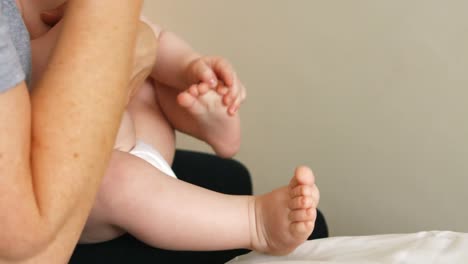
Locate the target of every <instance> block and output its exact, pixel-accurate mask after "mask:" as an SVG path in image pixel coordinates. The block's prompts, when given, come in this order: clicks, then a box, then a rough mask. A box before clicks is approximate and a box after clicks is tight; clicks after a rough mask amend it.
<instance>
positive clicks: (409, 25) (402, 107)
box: [145, 0, 468, 235]
mask: <svg viewBox="0 0 468 264" xmlns="http://www.w3.org/2000/svg"><path fill="white" fill-rule="evenodd" d="M467 10H468V1H463V0H460V1H451V0H449V1H435V0H430V1H429V0H420V1H406V0H398V1H375V0H362V1H336V0H322V1H312V0H292V1H279V0H253V1H252V0H237V1H219V0H197V1H186V0H168V1H160V0H152V1H147V4H146V7H145V13H146V14H147V15H149V16H150V17H151V18H152V19H153V20H154V21H157V22H158V23H160V24H162V25H164V26H166V27H168V28H170V29H172V30H173V31H175V32H178V33H179V34H180V35H181V36H183V37H184V38H185V39H187V40H189V41H190V42H191V43H192V44H193V46H195V47H196V48H198V49H199V50H200V51H202V52H204V53H209V54H221V55H224V56H226V57H227V58H229V59H230V60H231V61H232V62H233V64H234V65H235V66H236V67H237V69H238V72H239V74H240V76H241V78H242V79H243V81H244V82H245V84H246V85H247V87H248V92H249V95H248V101H247V102H246V103H245V105H243V108H242V112H241V113H242V118H243V121H242V124H243V136H244V138H243V145H242V150H241V152H240V153H239V154H238V155H237V156H236V158H237V159H239V160H241V161H243V162H244V163H245V164H246V165H247V166H248V167H249V169H250V171H251V172H252V174H253V177H254V185H255V191H256V192H257V193H262V192H265V191H267V190H271V189H273V188H275V187H277V186H280V185H282V184H284V183H287V182H288V180H289V177H290V176H291V174H292V171H293V168H294V167H295V166H296V165H298V164H307V165H310V166H311V167H313V168H314V170H315V172H316V175H317V181H318V183H319V187H320V189H321V193H322V200H321V206H320V207H321V209H322V210H323V211H324V212H325V214H326V216H327V218H328V221H329V224H330V228H331V231H332V234H333V235H364V234H377V233H394V232H414V231H420V230H434V229H438V230H454V231H465V232H467V231H468V208H467V207H466V206H465V204H466V202H467V201H468V120H467V118H466V117H467V113H468V110H467V105H466V102H467V101H468V74H467V71H468V52H467V50H468V17H467V15H466V12H467ZM179 146H180V147H188V148H195V149H199V150H207V148H206V147H205V146H204V145H203V144H200V143H198V142H195V141H193V140H189V139H187V138H185V137H184V138H181V139H180V141H179ZM201 177H203V176H202V175H201Z"/></svg>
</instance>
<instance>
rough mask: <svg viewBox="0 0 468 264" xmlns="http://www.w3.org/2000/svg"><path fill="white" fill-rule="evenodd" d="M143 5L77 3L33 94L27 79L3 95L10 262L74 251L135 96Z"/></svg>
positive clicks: (0, 168)
mask: <svg viewBox="0 0 468 264" xmlns="http://www.w3.org/2000/svg"><path fill="white" fill-rule="evenodd" d="M141 2H142V1H141V0H139V1H138V0H99V1H96V0H70V1H69V6H68V9H67V13H66V15H65V17H64V21H63V22H64V28H63V33H62V34H61V37H60V38H59V42H58V44H57V47H56V49H55V52H54V54H53V55H52V58H51V62H50V65H49V68H48V70H47V71H46V72H45V74H44V77H43V78H42V80H41V81H40V82H39V84H38V85H37V87H35V89H34V92H33V94H32V95H31V99H29V94H28V93H27V89H26V85H25V84H24V83H22V84H20V85H18V86H17V87H15V88H13V89H11V90H10V91H8V92H6V93H3V94H1V95H0V124H1V126H2V128H1V129H0V175H1V178H0V181H1V183H0V234H1V239H0V262H7V261H8V260H23V261H25V262H26V260H29V261H30V262H31V263H32V262H34V263H64V262H66V259H67V258H68V257H69V255H70V254H71V251H72V249H73V247H74V245H75V243H76V241H77V240H78V237H79V235H80V232H81V229H82V227H83V225H84V222H85V220H86V218H87V216H88V213H89V211H90V208H91V206H92V203H93V200H94V197H95V194H96V192H97V190H98V187H99V183H100V181H101V178H102V176H103V175H104V172H105V169H106V166H107V161H108V160H109V157H110V154H111V150H112V146H113V143H114V139H115V135H116V133H117V129H118V126H119V123H120V118H121V114H122V112H123V110H124V107H125V104H126V102H127V97H128V94H129V90H128V88H127V87H128V84H129V80H130V73H131V71H132V69H133V65H132V64H133V50H134V46H135V36H136V31H137V21H138V17H139V14H140V9H141ZM84 18H86V20H85V19H84ZM30 102H31V103H30Z"/></svg>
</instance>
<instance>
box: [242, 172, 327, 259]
mask: <svg viewBox="0 0 468 264" xmlns="http://www.w3.org/2000/svg"><path fill="white" fill-rule="evenodd" d="M319 196H320V195H319V191H318V188H317V186H316V185H315V178H314V175H313V174H312V171H311V170H310V169H309V168H308V167H299V168H297V169H296V172H295V175H294V177H293V178H292V179H291V182H290V183H289V186H285V187H283V188H280V189H277V190H275V191H273V192H271V193H268V194H266V195H263V196H258V197H255V198H254V199H253V200H252V203H251V207H250V212H251V232H252V234H251V237H252V249H253V250H256V251H259V252H264V253H267V254H272V255H284V254H288V253H290V252H291V251H293V250H294V249H295V248H296V247H297V246H299V245H300V244H301V243H303V242H304V241H305V240H307V238H308V237H309V236H310V234H311V233H312V231H313V229H314V224H315V218H316V214H317V211H316V208H317V204H318V201H319V199H320V197H319Z"/></svg>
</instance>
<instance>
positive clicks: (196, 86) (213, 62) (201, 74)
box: [187, 56, 247, 115]
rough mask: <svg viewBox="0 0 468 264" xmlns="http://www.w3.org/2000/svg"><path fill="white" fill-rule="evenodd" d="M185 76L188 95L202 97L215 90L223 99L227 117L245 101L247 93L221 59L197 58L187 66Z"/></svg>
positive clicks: (226, 63)
mask: <svg viewBox="0 0 468 264" xmlns="http://www.w3.org/2000/svg"><path fill="white" fill-rule="evenodd" d="M187 74H188V77H189V80H190V83H192V85H191V86H190V87H189V90H188V91H189V93H190V94H192V95H193V96H199V95H203V94H205V93H206V92H208V91H209V90H210V89H216V91H217V92H218V94H219V95H221V96H222V97H223V99H222V101H223V104H224V105H225V106H226V107H227V111H228V114H229V115H234V114H235V113H236V112H237V110H238V109H239V107H240V104H241V103H242V102H243V101H244V100H245V98H246V96H247V93H246V90H245V87H244V85H243V84H242V83H241V81H240V80H239V78H238V77H237V74H236V72H235V71H234V69H233V67H232V66H231V64H230V63H229V62H228V61H227V60H226V59H224V58H221V57H208V56H206V57H199V58H197V59H194V60H193V61H192V62H191V63H190V64H189V66H188V69H187Z"/></svg>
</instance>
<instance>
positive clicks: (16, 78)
mask: <svg viewBox="0 0 468 264" xmlns="http://www.w3.org/2000/svg"><path fill="white" fill-rule="evenodd" d="M30 75H31V46H30V42H29V33H28V31H27V30H26V27H25V25H24V22H23V20H22V18H21V14H20V12H19V10H18V8H17V6H16V2H15V0H0V92H3V91H6V90H7V89H9V88H12V87H15V86H16V85H17V84H19V83H20V82H22V81H24V80H26V81H28V80H29V78H30Z"/></svg>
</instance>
